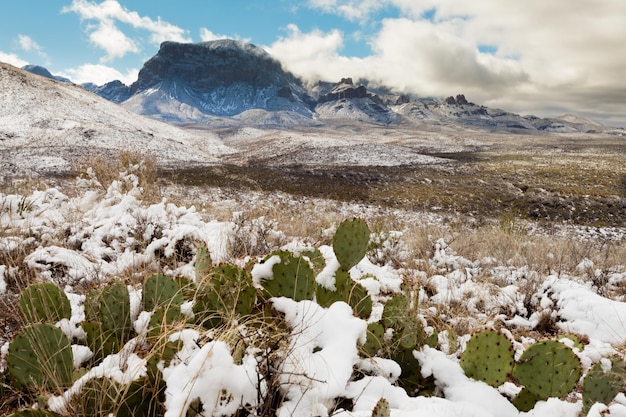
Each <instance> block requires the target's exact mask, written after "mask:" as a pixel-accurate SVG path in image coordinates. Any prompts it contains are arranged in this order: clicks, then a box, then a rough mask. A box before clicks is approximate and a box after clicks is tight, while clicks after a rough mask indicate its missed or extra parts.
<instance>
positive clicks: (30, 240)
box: [0, 175, 626, 417]
mask: <svg viewBox="0 0 626 417" xmlns="http://www.w3.org/2000/svg"><path fill="white" fill-rule="evenodd" d="M77 186H78V187H81V189H82V192H81V195H80V196H78V197H69V196H68V195H66V194H64V193H62V192H61V191H60V190H58V189H54V188H51V189H48V190H45V191H35V192H33V193H32V194H31V195H16V194H11V195H5V194H0V225H1V227H0V250H2V251H14V250H17V251H26V252H27V255H26V257H25V263H26V265H27V266H28V267H30V268H33V269H34V270H36V271H37V272H38V274H39V276H40V278H41V279H43V280H49V281H53V282H56V283H58V284H59V285H60V286H61V287H62V288H65V291H66V292H67V293H68V296H69V297H70V300H71V301H72V305H73V306H72V307H73V308H72V311H73V315H74V316H73V317H72V319H71V320H69V322H68V323H65V324H60V326H61V328H62V329H63V330H64V331H66V332H68V333H71V334H73V335H76V334H77V333H76V332H80V329H79V328H77V325H78V324H80V322H81V320H82V316H81V314H84V313H83V312H82V308H81V303H82V302H83V301H84V297H81V296H80V295H78V294H77V288H79V287H80V286H85V285H86V286H91V285H94V284H98V283H103V282H106V281H108V280H110V279H112V278H113V277H116V276H121V275H123V274H124V273H127V272H128V271H136V270H150V269H151V268H153V267H154V265H156V264H159V265H160V266H161V267H162V268H165V272H166V273H168V274H170V275H179V276H180V275H182V276H187V277H189V278H192V279H193V278H194V266H193V265H194V253H195V249H194V248H195V246H194V242H196V241H203V242H205V243H206V244H207V247H208V249H209V251H210V253H211V256H212V259H213V261H215V262H221V261H229V260H231V259H230V252H229V251H230V250H231V246H232V242H233V235H234V233H235V230H236V226H235V224H234V223H232V222H220V221H216V220H211V219H207V218H206V216H203V215H202V214H201V213H199V212H197V211H196V210H195V209H194V208H193V207H183V206H177V205H174V204H171V203H168V202H167V201H166V200H163V201H161V202H160V203H157V204H152V205H147V204H144V203H143V202H142V201H141V190H140V188H139V187H138V185H137V178H136V177H134V176H133V175H127V176H125V177H121V178H120V180H118V181H115V182H114V183H113V184H112V185H111V186H110V187H109V189H108V190H107V191H106V193H103V192H102V191H101V190H100V191H99V190H98V189H97V188H95V187H94V184H93V182H90V180H78V182H77ZM125 190H127V191H125ZM353 209H354V208H353ZM354 210H355V211H359V210H358V209H354ZM423 218H424V219H425V221H434V219H433V218H430V217H427V216H424V217H423ZM622 232H623V231H622ZM433 244H434V249H435V250H434V252H433V256H432V259H431V260H430V265H429V269H428V270H429V271H430V272H428V273H427V272H424V271H418V274H419V275H420V276H422V277H424V278H425V279H426V280H428V281H429V282H430V285H431V287H432V291H431V292H432V293H431V294H426V292H424V291H421V292H420V302H422V303H424V302H428V303H429V305H431V306H437V305H446V304H450V303H452V302H462V303H464V304H465V305H466V306H467V310H468V311H471V312H473V313H475V315H476V317H477V319H476V323H479V322H482V323H489V322H490V320H491V322H493V321H494V320H501V322H503V323H505V324H506V325H507V326H509V327H511V328H515V327H517V328H521V329H523V328H528V329H532V328H533V327H534V325H535V324H536V322H537V316H538V315H539V314H545V313H548V314H550V315H552V316H553V317H554V318H555V319H556V321H557V325H558V326H559V328H561V329H562V330H563V331H564V332H575V333H578V334H580V335H584V336H587V337H588V339H589V342H588V343H587V344H586V346H585V348H584V349H583V350H582V351H580V350H577V351H576V352H577V354H578V356H579V357H580V358H581V362H582V364H583V368H584V369H583V370H584V371H586V370H588V369H589V368H590V367H591V366H592V365H593V364H594V363H595V362H597V361H599V360H601V359H602V358H603V357H608V356H610V355H614V354H618V355H620V354H621V355H624V351H623V346H624V344H625V342H626V304H625V303H624V302H623V301H619V300H611V299H608V298H605V297H603V296H601V295H599V294H598V293H597V291H596V290H595V289H594V288H593V287H592V286H591V285H589V284H585V283H584V280H583V279H582V277H573V276H557V275H550V276H541V275H540V274H539V273H537V272H535V271H527V270H519V269H515V268H508V269H507V268H503V267H502V266H496V265H490V263H489V262H485V261H482V262H481V261H477V260H468V259H465V258H463V257H461V256H459V255H457V254H456V253H455V252H454V251H453V250H452V249H451V248H450V247H449V246H448V245H447V244H446V242H445V241H444V240H439V241H436V242H433ZM287 246H288V247H297V246H298V243H289V244H288V245H287ZM320 249H321V250H322V252H323V254H324V256H325V258H327V264H328V265H330V267H331V268H332V267H333V265H335V267H336V265H337V263H336V260H335V259H333V256H334V255H333V253H332V249H331V248H329V247H322V248H320ZM174 260H176V262H174ZM234 261H235V262H240V263H243V262H244V261H245V260H234ZM164 265H166V266H165V267H164ZM589 267H592V265H589V264H588V263H587V264H585V265H581V269H584V268H589ZM522 269H523V268H522ZM479 272H480V273H481V274H482V275H483V276H484V275H485V274H487V275H491V276H493V277H497V278H498V280H499V281H498V282H504V283H505V285H502V286H500V287H498V286H495V285H486V284H485V282H484V279H483V280H478V279H477V277H478V275H479ZM17 273H18V271H16V268H15V267H14V266H9V265H0V295H2V294H6V293H7V292H8V291H10V285H9V284H10V282H11V280H12V278H13V277H14V276H15V274H17ZM323 274H328V271H323V272H322V276H320V277H318V281H319V282H322V281H323V280H324V276H323ZM351 274H352V277H353V278H355V279H358V278H360V277H362V276H366V277H371V276H375V277H376V278H377V279H376V280H371V282H369V284H368V289H369V291H370V292H371V293H377V292H378V291H379V290H380V289H381V288H383V289H385V290H387V291H397V290H398V289H399V283H400V281H401V279H402V276H403V273H402V272H401V271H397V270H394V269H393V268H391V267H389V266H379V265H376V264H374V263H372V262H370V261H369V260H368V259H364V260H363V261H361V263H359V265H357V266H356V267H355V268H354V269H353V270H352V271H351ZM428 274H430V275H428ZM522 276H523V277H534V278H535V279H538V280H541V281H543V282H542V284H541V285H538V286H537V288H538V289H537V291H536V293H535V294H531V295H528V294H523V293H522V291H521V289H520V287H519V285H518V284H519V282H520V280H521V278H520V277H522ZM611 279H612V280H613V282H614V284H618V283H620V282H624V281H626V274H615V275H614V276H612V278H611ZM374 281H376V283H374ZM130 292H131V299H132V300H134V301H133V308H132V310H133V319H136V320H137V321H136V322H135V327H136V328H137V329H138V332H139V333H141V329H142V328H144V329H145V323H146V320H147V319H148V318H149V316H147V313H146V312H140V311H139V308H140V307H139V302H138V300H139V297H140V291H139V289H138V288H131V289H130ZM529 296H530V299H529V298H528V297H529ZM273 302H274V305H275V307H276V309H278V310H279V311H282V312H283V313H284V315H285V320H286V322H287V324H288V326H289V327H290V329H291V335H290V337H289V340H288V341H287V342H288V345H289V348H288V349H287V351H288V352H289V353H288V355H287V357H286V358H285V360H284V362H283V364H282V368H281V369H280V370H279V371H280V372H282V374H281V375H282V376H281V384H282V385H281V386H282V389H283V390H284V393H285V394H286V397H285V398H286V400H285V401H284V402H283V404H282V405H281V407H280V408H279V410H278V415H279V416H281V417H286V416H312V415H319V416H324V415H329V414H330V413H334V414H333V415H340V416H359V417H361V416H369V415H371V411H372V409H373V408H374V406H375V405H376V403H377V402H378V400H379V399H381V398H385V399H387V400H388V401H389V404H390V407H391V415H392V416H408V417H411V416H415V417H418V416H420V417H421V416H437V417H461V416H463V417H467V416H477V417H478V416H481V417H485V416H494V417H503V416H505V417H506V416H551V417H552V416H564V417H570V416H571V417H574V416H577V415H578V413H579V412H580V410H581V409H582V400H581V398H580V395H576V394H574V395H573V396H570V398H568V399H566V400H560V399H550V400H548V401H545V402H539V403H538V404H537V405H536V406H535V408H534V409H533V410H531V411H530V412H529V413H519V412H518V411H517V410H516V409H515V407H513V406H512V405H511V403H510V401H509V399H508V398H507V397H506V395H504V394H503V392H506V391H507V390H506V389H505V390H498V389H495V388H491V387H489V386H487V385H485V384H484V383H482V382H477V381H474V380H472V379H470V378H468V377H466V376H465V375H464V373H463V371H462V370H461V368H460V365H459V356H458V355H459V354H460V351H456V352H444V350H445V349H442V350H436V349H431V348H428V347H424V348H423V349H421V350H419V351H415V352H414V355H415V357H416V358H417V359H418V360H419V362H420V363H421V365H422V373H423V374H424V376H429V375H432V376H433V377H434V378H435V381H436V384H437V387H438V390H439V396H437V397H430V398H429V397H410V396H409V395H408V394H407V393H406V392H405V391H404V390H403V389H402V388H399V387H398V386H396V385H395V384H394V382H395V380H396V378H397V377H398V375H399V367H398V365H397V364H395V363H394V362H393V361H390V360H387V359H382V358H378V359H373V360H365V359H363V358H359V355H358V351H357V346H358V344H359V343H361V342H362V341H363V338H364V336H365V329H366V326H367V323H366V321H364V320H361V319H359V318H357V317H354V316H353V315H352V312H351V309H350V308H349V307H348V306H347V305H346V304H343V303H336V304H334V305H332V306H331V307H330V308H328V309H324V308H322V307H320V306H318V305H317V304H316V303H314V302H312V301H300V302H295V301H293V300H291V299H285V298H280V299H274V301H273ZM434 308H435V311H436V307H434ZM529 308H530V309H532V310H533V311H529ZM200 336H201V335H200V334H199V333H198V332H197V331H196V330H185V331H183V332H180V333H178V334H175V335H173V336H171V337H172V340H181V341H183V349H182V350H181V352H180V353H179V355H178V356H177V359H176V360H174V361H172V362H171V363H170V364H169V366H167V367H166V368H163V375H164V379H165V381H166V383H167V387H168V389H167V393H166V405H167V414H166V415H167V416H176V415H181V414H184V411H185V410H186V409H187V407H188V406H189V404H190V402H191V401H192V400H193V399H195V398H199V399H201V400H202V401H203V403H204V404H205V412H208V414H211V413H214V414H215V415H230V414H232V413H234V412H235V410H236V409H237V408H238V407H239V405H240V404H249V405H250V406H254V404H255V402H256V401H257V399H258V398H259V396H258V395H257V394H258V393H257V390H265V389H267V387H264V386H263V384H261V386H257V385H254V382H256V381H257V378H256V376H255V375H256V372H257V371H256V368H255V367H256V365H257V362H256V359H255V358H254V352H248V353H247V354H246V356H245V357H244V358H243V360H242V361H241V364H239V365H237V364H235V362H234V361H233V357H232V354H231V352H230V347H229V346H228V345H227V344H226V343H225V342H223V341H218V340H215V341H210V342H208V343H206V344H204V345H203V346H200V345H199V344H198V343H196V341H197V340H198V338H199V337H200ZM460 339H461V340H460V341H461V343H460V346H461V348H460V349H463V345H464V342H465V341H467V337H465V336H463V337H461V338H460ZM523 342H524V343H516V349H517V350H518V354H520V353H521V351H522V350H523V349H524V346H525V345H527V344H528V343H530V342H531V340H528V339H525V340H524V341H523ZM132 343H137V341H136V340H134V341H131V342H128V344H127V345H126V346H125V347H124V350H125V354H124V355H122V353H120V354H119V355H117V356H111V357H110V358H108V359H107V360H105V361H103V362H102V363H101V364H100V365H99V366H98V367H96V368H93V369H91V370H90V371H89V372H88V373H87V374H86V375H85V376H83V377H82V378H81V380H80V381H84V380H85V379H88V378H90V377H95V376H97V375H110V376H111V377H113V378H116V379H118V380H120V381H127V380H129V379H131V380H132V379H134V378H138V377H139V376H141V375H143V374H144V373H145V366H146V364H145V360H144V359H141V358H140V357H138V356H137V355H135V354H134V353H133V346H134V345H133V344H132ZM7 345H8V341H7V340H0V346H2V348H1V349H0V352H2V355H3V356H4V355H6V353H7ZM620 349H621V351H620ZM74 354H75V362H76V363H77V364H78V363H82V362H83V361H84V360H85V359H86V358H88V357H89V352H85V349H84V347H79V346H77V345H76V346H74ZM2 366H4V364H3V365H2ZM354 367H360V368H362V369H365V368H368V367H370V368H372V369H374V368H375V369H377V371H376V372H370V373H369V374H368V375H366V376H365V377H363V378H361V379H358V380H353V378H352V372H353V369H354ZM79 390H80V382H77V383H76V384H75V385H74V386H73V387H72V388H70V389H69V390H68V391H67V392H66V393H65V394H64V395H61V396H58V397H53V398H51V399H49V405H50V407H51V408H52V409H54V410H57V411H58V412H63V410H64V405H65V403H66V401H67V400H68V398H70V397H71V396H72V395H74V394H75V393H76V392H77V391H79ZM223 392H228V393H230V394H231V395H229V396H226V397H224V396H223V395H222V394H223ZM338 397H343V398H346V399H350V400H352V402H353V408H352V410H350V411H348V410H341V409H340V410H335V411H333V409H332V408H333V407H334V399H336V398H338ZM224 398H226V399H224ZM211 407H213V408H211ZM601 414H610V415H611V416H622V417H624V416H626V397H625V396H624V395H623V394H622V395H619V396H618V397H617V398H616V399H615V401H614V402H613V403H611V404H608V405H596V406H594V407H593V408H592V410H591V412H590V413H589V416H599V415H601Z"/></svg>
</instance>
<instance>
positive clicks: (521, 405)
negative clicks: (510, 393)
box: [512, 388, 542, 413]
mask: <svg viewBox="0 0 626 417" xmlns="http://www.w3.org/2000/svg"><path fill="white" fill-rule="evenodd" d="M541 400H542V398H541V397H540V396H539V395H536V394H533V393H532V392H530V391H529V390H528V388H522V390H521V391H520V392H519V393H518V394H517V395H516V396H515V398H513V401H512V403H513V405H514V406H515V408H517V409H518V410H519V411H521V412H524V413H527V412H529V411H530V410H532V409H533V408H534V407H535V404H537V402H538V401H541Z"/></svg>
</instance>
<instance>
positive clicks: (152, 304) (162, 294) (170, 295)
mask: <svg viewBox="0 0 626 417" xmlns="http://www.w3.org/2000/svg"><path fill="white" fill-rule="evenodd" d="M183 302H184V299H183V293H182V291H181V289H180V286H179V285H178V283H177V282H176V281H175V280H173V279H172V278H170V277H168V276H166V275H163V274H154V275H151V276H150V277H148V279H147V280H146V282H145V283H144V285H143V307H144V310H146V311H153V310H155V309H157V308H158V307H165V308H170V307H172V308H174V309H180V305H181V304H182V303H183Z"/></svg>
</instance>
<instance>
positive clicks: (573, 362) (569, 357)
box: [513, 340, 581, 400]
mask: <svg viewBox="0 0 626 417" xmlns="http://www.w3.org/2000/svg"><path fill="white" fill-rule="evenodd" d="M580 375H581V367H580V360H579V359H578V357H577V356H576V354H575V353H574V352H573V351H572V349H570V348H568V347H567V346H566V345H564V344H563V343H561V342H557V341H555V340H545V341H541V342H537V343H535V344H533V345H531V346H530V347H529V348H528V349H526V351H525V352H524V353H523V354H522V356H521V358H520V360H519V362H518V363H517V364H516V365H515V368H514V370H513V377H514V378H515V379H517V381H518V382H519V383H520V384H522V385H524V386H525V387H526V388H527V389H528V390H529V391H530V392H532V393H533V394H535V395H537V396H539V398H540V399H542V400H545V399H548V398H550V397H557V398H561V397H563V396H565V395H567V394H568V393H569V392H571V391H572V390H573V389H574V388H575V387H576V383H577V382H578V379H579V378H580Z"/></svg>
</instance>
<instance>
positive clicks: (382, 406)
mask: <svg viewBox="0 0 626 417" xmlns="http://www.w3.org/2000/svg"><path fill="white" fill-rule="evenodd" d="M390 416H391V410H390V409H389V401H387V400H386V399H384V398H381V399H380V400H378V402H377V403H376V406H375V407H374V409H373V410H372V417H390Z"/></svg>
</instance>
